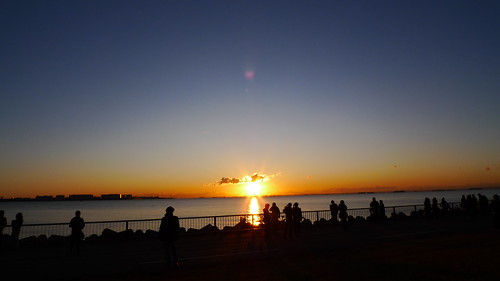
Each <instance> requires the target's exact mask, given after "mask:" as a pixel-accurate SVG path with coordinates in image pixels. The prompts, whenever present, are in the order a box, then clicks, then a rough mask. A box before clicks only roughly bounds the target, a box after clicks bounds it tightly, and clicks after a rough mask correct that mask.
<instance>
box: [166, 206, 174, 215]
mask: <svg viewBox="0 0 500 281" xmlns="http://www.w3.org/2000/svg"><path fill="white" fill-rule="evenodd" d="M165 211H167V214H173V213H174V211H175V209H174V207H172V206H169V207H168V208H167V209H166V210H165Z"/></svg>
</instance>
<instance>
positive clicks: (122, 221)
mask: <svg viewBox="0 0 500 281" xmlns="http://www.w3.org/2000/svg"><path fill="white" fill-rule="evenodd" d="M460 203H461V202H448V204H450V205H451V204H460ZM419 206H424V204H409V205H398V206H385V208H386V209H387V208H405V207H419ZM369 209H371V208H369V207H366V208H352V209H347V210H348V211H360V210H369ZM329 211H330V210H329V209H327V210H326V209H325V210H312V211H302V213H316V212H329ZM262 215H263V213H257V214H256V213H254V214H252V213H247V214H235V215H216V216H199V217H182V218H179V220H190V219H213V218H227V217H247V216H262ZM159 220H161V218H154V219H131V220H106V221H90V222H85V224H99V223H120V222H121V223H128V222H145V221H159ZM68 224H69V222H58V223H35V224H23V226H55V225H68ZM5 227H12V226H11V225H6V226H5Z"/></svg>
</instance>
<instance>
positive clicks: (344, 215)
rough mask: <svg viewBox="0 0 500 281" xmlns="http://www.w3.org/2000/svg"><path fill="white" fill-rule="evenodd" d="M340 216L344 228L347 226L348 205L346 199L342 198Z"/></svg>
mask: <svg viewBox="0 0 500 281" xmlns="http://www.w3.org/2000/svg"><path fill="white" fill-rule="evenodd" d="M339 217H340V221H341V222H342V225H343V226H344V228H347V205H346V204H345V202H344V200H340V203H339Z"/></svg>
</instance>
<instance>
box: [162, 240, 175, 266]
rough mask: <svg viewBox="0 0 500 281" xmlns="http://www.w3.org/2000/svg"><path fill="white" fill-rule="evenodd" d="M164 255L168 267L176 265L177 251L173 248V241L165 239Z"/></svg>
mask: <svg viewBox="0 0 500 281" xmlns="http://www.w3.org/2000/svg"><path fill="white" fill-rule="evenodd" d="M164 247H165V257H166V259H167V265H168V266H169V267H174V266H177V265H178V259H177V251H176V250H175V244H174V241H168V240H167V241H165V244H164Z"/></svg>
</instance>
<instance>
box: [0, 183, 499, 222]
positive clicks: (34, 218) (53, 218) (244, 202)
mask: <svg viewBox="0 0 500 281" xmlns="http://www.w3.org/2000/svg"><path fill="white" fill-rule="evenodd" d="M477 193H481V194H483V195H486V196H487V197H488V199H492V197H493V195H494V194H500V189H483V190H454V191H433V192H429V191H427V192H402V193H371V194H335V195H302V196H273V197H252V198H197V199H147V200H146V199H145V200H117V201H113V200H102V201H101V200H93V201H31V202H0V210H5V216H6V217H7V220H8V222H9V223H10V222H11V220H12V219H14V217H15V215H16V213H18V212H22V213H23V215H24V221H25V224H34V223H62V222H68V221H69V220H70V219H71V218H72V217H73V216H74V212H75V211H76V210H80V211H81V212H82V217H83V218H84V219H85V220H86V221H88V222H90V221H106V220H131V219H156V218H161V217H162V216H163V214H164V213H165V208H166V207H168V206H173V207H174V208H175V214H176V215H177V216H179V217H197V216H217V215H235V214H247V213H260V212H262V208H264V204H265V203H269V204H271V203H272V202H276V204H277V205H278V207H280V209H283V207H284V206H285V205H286V204H287V203H288V202H291V203H294V202H298V203H299V206H300V207H302V210H303V211H314V210H328V208H329V204H330V201H331V200H335V202H337V203H338V202H339V201H340V200H344V201H345V202H346V204H347V206H348V207H349V208H367V207H369V204H370V201H371V199H372V197H376V199H377V200H383V201H384V204H385V206H386V207H389V206H398V205H413V204H423V202H424V198H425V197H429V198H431V199H432V198H433V197H436V198H438V200H441V198H443V197H444V198H445V199H446V200H447V201H448V202H458V201H460V198H461V196H462V195H468V194H476V196H477Z"/></svg>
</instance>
